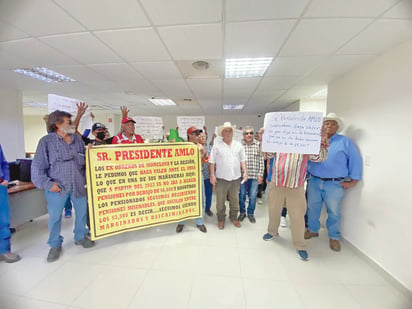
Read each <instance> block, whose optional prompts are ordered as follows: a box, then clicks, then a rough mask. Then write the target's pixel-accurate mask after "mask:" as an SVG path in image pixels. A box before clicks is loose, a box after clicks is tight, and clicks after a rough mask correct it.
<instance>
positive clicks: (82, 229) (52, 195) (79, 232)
mask: <svg viewBox="0 0 412 309" xmlns="http://www.w3.org/2000/svg"><path fill="white" fill-rule="evenodd" d="M68 199H70V200H71V201H72V203H73V207H74V210H75V212H76V216H75V220H74V230H73V232H74V240H81V239H83V238H84V237H86V235H87V233H88V232H89V230H88V229H87V228H86V221H87V198H86V196H83V197H79V198H74V197H73V192H72V191H71V192H70V193H68V194H67V195H62V194H61V193H57V192H50V191H47V190H46V201H47V210H48V212H49V240H48V241H47V243H48V244H49V245H50V247H52V248H54V247H60V246H61V245H62V243H63V236H61V235H60V232H61V226H62V211H63V208H64V205H66V201H67V200H68Z"/></svg>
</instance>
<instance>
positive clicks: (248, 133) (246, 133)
mask: <svg viewBox="0 0 412 309" xmlns="http://www.w3.org/2000/svg"><path fill="white" fill-rule="evenodd" d="M243 134H244V135H253V132H245V133H243Z"/></svg>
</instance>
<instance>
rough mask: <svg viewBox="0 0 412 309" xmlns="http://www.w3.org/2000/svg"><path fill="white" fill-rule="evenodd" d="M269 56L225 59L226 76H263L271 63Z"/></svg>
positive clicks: (271, 58)
mask: <svg viewBox="0 0 412 309" xmlns="http://www.w3.org/2000/svg"><path fill="white" fill-rule="evenodd" d="M272 60H273V57H269V58H239V59H236V58H232V59H226V70H225V77H226V78H239V77H256V76H263V74H265V72H266V70H267V68H268V67H269V65H270V64H271V63H272Z"/></svg>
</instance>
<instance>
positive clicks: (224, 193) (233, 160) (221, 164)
mask: <svg viewBox="0 0 412 309" xmlns="http://www.w3.org/2000/svg"><path fill="white" fill-rule="evenodd" d="M233 131H234V127H233V126H232V124H231V123H230V122H225V123H224V124H223V125H222V126H220V127H219V128H218V134H219V136H221V137H222V139H218V140H216V141H215V143H214V145H213V148H212V151H211V153H210V159H209V171H210V183H211V184H212V185H213V187H214V188H215V189H216V199H217V201H216V210H217V220H218V228H219V229H221V230H223V229H224V227H225V216H226V206H225V201H226V198H227V197H229V205H230V212H229V218H230V220H231V221H232V223H233V225H234V226H236V227H241V225H240V222H239V221H238V219H237V215H238V212H239V188H240V184H241V181H242V182H243V183H245V182H247V180H248V175H247V169H246V155H245V149H244V148H243V146H242V144H241V143H239V142H237V141H235V140H233V133H234V132H233ZM241 169H242V170H243V177H241V176H242V175H241Z"/></svg>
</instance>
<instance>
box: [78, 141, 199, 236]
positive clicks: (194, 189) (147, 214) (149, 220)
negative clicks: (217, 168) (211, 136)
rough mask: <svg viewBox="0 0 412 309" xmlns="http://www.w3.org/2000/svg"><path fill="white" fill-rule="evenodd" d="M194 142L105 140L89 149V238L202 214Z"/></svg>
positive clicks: (196, 216) (87, 168)
mask: <svg viewBox="0 0 412 309" xmlns="http://www.w3.org/2000/svg"><path fill="white" fill-rule="evenodd" d="M200 176H201V162H200V156H199V148H198V147H197V146H196V145H194V144H193V143H162V144H129V145H107V146H96V147H92V148H89V149H88V150H87V152H86V177H87V197H88V205H89V215H90V233H91V238H92V239H93V240H94V239H99V238H103V237H108V236H112V235H116V234H120V233H123V232H126V231H132V230H137V229H143V228H147V227H152V226H156V225H161V224H167V223H172V222H179V221H182V220H185V219H194V218H199V217H201V216H202V185H201V178H200Z"/></svg>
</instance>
